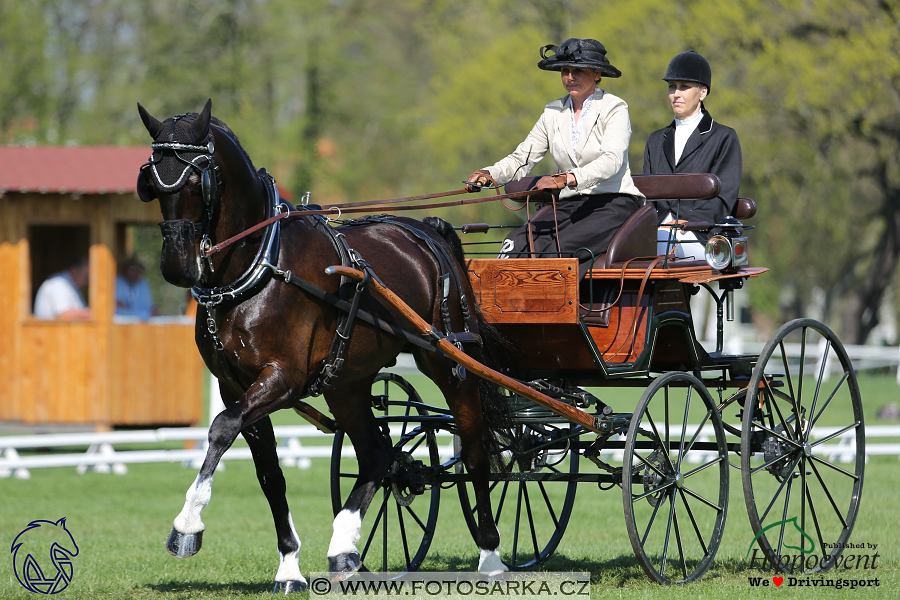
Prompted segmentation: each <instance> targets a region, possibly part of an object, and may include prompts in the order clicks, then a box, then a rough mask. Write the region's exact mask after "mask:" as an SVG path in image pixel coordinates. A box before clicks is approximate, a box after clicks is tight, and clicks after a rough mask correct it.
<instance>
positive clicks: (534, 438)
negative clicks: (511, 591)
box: [453, 423, 583, 569]
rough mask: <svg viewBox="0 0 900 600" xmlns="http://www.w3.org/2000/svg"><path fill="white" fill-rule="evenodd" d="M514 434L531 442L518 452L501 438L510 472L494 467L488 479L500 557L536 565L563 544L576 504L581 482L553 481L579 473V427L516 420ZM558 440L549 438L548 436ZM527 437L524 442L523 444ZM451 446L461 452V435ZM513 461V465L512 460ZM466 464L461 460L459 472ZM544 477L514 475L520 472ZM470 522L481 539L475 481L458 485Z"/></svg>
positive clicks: (523, 565)
mask: <svg viewBox="0 0 900 600" xmlns="http://www.w3.org/2000/svg"><path fill="white" fill-rule="evenodd" d="M515 427H516V435H517V438H518V441H519V444H520V445H522V447H523V448H526V449H527V448H529V447H530V448H532V449H534V451H533V452H530V453H529V452H527V451H526V452H525V453H523V454H520V455H519V456H518V457H516V456H514V455H513V453H512V452H510V451H509V450H508V448H509V444H503V442H501V446H502V448H503V452H502V460H503V465H504V466H505V467H507V471H508V472H507V473H496V472H495V473H492V474H491V477H490V481H489V485H490V489H491V508H492V509H493V515H494V523H495V524H496V525H497V530H498V531H499V532H500V558H501V559H502V560H503V563H504V564H505V565H506V566H507V567H509V568H512V569H521V568H526V567H534V566H537V565H540V564H542V563H543V562H545V561H546V560H547V559H548V558H550V556H552V555H553V552H554V551H555V550H556V548H557V546H559V542H560V540H562V537H563V534H564V533H565V531H566V526H567V525H568V523H569V517H570V516H571V515H572V507H573V506H574V505H575V490H576V486H577V482H576V481H574V480H572V481H553V477H554V476H559V477H560V478H565V477H567V476H568V475H576V474H577V473H578V457H579V454H578V451H577V450H572V449H571V448H570V446H571V444H573V443H574V442H575V441H577V434H578V432H579V431H583V430H581V428H580V427H579V426H577V425H573V424H570V423H565V424H556V425H551V424H546V423H542V424H518V425H516V426H515ZM554 439H555V440H556V441H555V442H554V441H549V440H554ZM523 442H524V444H523ZM453 449H454V451H455V452H456V455H457V457H459V456H460V450H461V448H460V444H459V438H458V437H457V436H454V438H453ZM511 463H512V466H510V465H511ZM463 470H464V466H463V463H462V460H458V461H457V463H456V472H457V473H461V472H463ZM532 473H534V476H535V477H536V478H540V477H541V475H542V474H545V475H546V478H545V480H528V479H519V480H516V475H517V474H521V475H522V477H529V476H530V475H531V474H532ZM456 487H457V490H458V492H459V502H460V505H461V507H462V511H463V516H464V517H465V520H466V525H468V527H469V533H471V534H472V539H474V540H476V542H477V532H478V515H477V510H478V506H477V504H475V493H474V490H473V489H472V482H471V481H466V482H465V483H460V484H459V485H457V486H456Z"/></svg>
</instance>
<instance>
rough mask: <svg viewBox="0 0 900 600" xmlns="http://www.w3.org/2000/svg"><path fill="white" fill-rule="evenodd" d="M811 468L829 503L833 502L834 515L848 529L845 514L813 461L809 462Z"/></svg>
mask: <svg viewBox="0 0 900 600" xmlns="http://www.w3.org/2000/svg"><path fill="white" fill-rule="evenodd" d="M825 464H829V463H825ZM809 466H810V467H812V470H813V473H815V475H816V479H818V480H819V485H821V486H822V489H823V490H825V495H826V496H828V501H829V502H831V507H832V508H833V509H834V514H836V515H837V517H838V519H840V520H841V526H842V527H843V528H844V529H846V528H847V521H845V520H844V514H843V513H842V512H841V509H839V508H838V505H837V503H836V502H835V501H834V497H832V495H831V492H830V491H828V486H826V485H825V481H824V480H823V479H822V474H821V473H819V470H818V469H817V468H816V465H815V463H814V462H813V461H809Z"/></svg>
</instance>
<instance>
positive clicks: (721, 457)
mask: <svg viewBox="0 0 900 600" xmlns="http://www.w3.org/2000/svg"><path fill="white" fill-rule="evenodd" d="M723 460H725V457H724V456H717V457H715V458H714V459H712V460H711V461H709V462H708V463H706V464H704V465H700V466H699V467H697V468H696V469H694V470H693V471H688V472H687V473H684V474H683V475H682V476H681V478H682V480H685V479H687V478H688V477H690V476H692V475H696V474H697V473H699V472H700V471H702V470H704V469H708V468H709V467H711V466H713V465H714V464H716V463H720V462H722V461H723Z"/></svg>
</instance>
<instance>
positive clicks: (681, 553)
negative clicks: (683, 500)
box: [672, 496, 687, 579]
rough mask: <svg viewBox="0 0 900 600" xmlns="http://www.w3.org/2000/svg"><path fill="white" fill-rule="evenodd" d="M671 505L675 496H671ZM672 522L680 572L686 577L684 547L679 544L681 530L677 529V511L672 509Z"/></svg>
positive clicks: (673, 504)
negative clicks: (679, 559) (679, 558)
mask: <svg viewBox="0 0 900 600" xmlns="http://www.w3.org/2000/svg"><path fill="white" fill-rule="evenodd" d="M672 506H675V497H674V496H673V497H672ZM672 522H673V523H674V524H675V542H676V543H677V544H678V555H679V556H680V557H681V573H682V576H683V577H684V579H687V562H686V561H685V558H684V547H683V546H682V545H681V530H679V529H678V512H677V511H675V510H673V511H672Z"/></svg>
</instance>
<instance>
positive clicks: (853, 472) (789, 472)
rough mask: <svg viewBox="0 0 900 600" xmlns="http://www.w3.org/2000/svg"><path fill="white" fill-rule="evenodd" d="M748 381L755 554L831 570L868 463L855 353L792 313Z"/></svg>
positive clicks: (769, 565)
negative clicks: (830, 357) (792, 317)
mask: <svg viewBox="0 0 900 600" xmlns="http://www.w3.org/2000/svg"><path fill="white" fill-rule="evenodd" d="M829 352H833V355H834V356H835V357H837V361H834V364H833V365H831V366H832V367H833V369H834V371H835V373H830V371H831V369H829V368H828V367H829V362H830V361H829V360H828V355H829ZM794 355H799V358H793V356H794ZM748 389H749V393H748V398H747V402H746V404H745V407H744V421H743V430H742V435H741V474H742V477H743V484H744V500H745V502H746V504H747V512H748V513H749V517H750V525H751V527H752V528H753V533H754V536H755V540H756V542H757V544H758V545H759V549H757V548H753V545H752V544H750V545H749V547H748V550H747V552H748V555H750V556H751V558H756V559H757V560H756V561H755V564H758V565H760V566H761V567H762V568H765V569H767V570H768V569H776V570H780V571H783V572H786V573H814V572H818V571H824V570H827V569H829V568H831V567H832V566H833V565H834V563H835V560H836V559H837V557H838V556H839V555H840V554H841V551H842V550H843V548H844V545H845V544H846V543H847V542H848V540H849V539H850V534H851V532H852V531H853V524H854V522H855V521H856V515H857V513H858V512H859V500H860V495H861V493H862V483H863V470H864V468H865V462H866V452H865V432H864V426H863V409H862V402H861V401H860V395H859V386H858V384H857V381H856V373H855V372H854V370H853V366H852V364H851V362H850V359H849V357H848V356H847V352H846V351H845V350H844V347H843V346H842V345H841V343H840V341H838V339H837V337H835V335H834V333H832V331H831V330H830V329H828V327H826V326H825V325H822V324H821V323H819V322H818V321H814V320H811V319H797V320H795V321H791V322H789V323H786V324H785V325H783V326H782V327H781V328H779V329H778V331H776V332H775V334H774V335H773V336H772V339H770V340H769V341H768V343H767V344H766V345H765V347H764V348H763V350H762V353H760V355H759V360H758V361H757V363H756V367H754V369H753V375H752V377H751V378H750V386H749V388H748ZM760 551H761V552H760ZM764 561H765V562H764Z"/></svg>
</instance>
